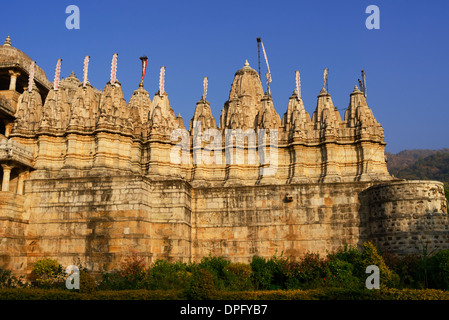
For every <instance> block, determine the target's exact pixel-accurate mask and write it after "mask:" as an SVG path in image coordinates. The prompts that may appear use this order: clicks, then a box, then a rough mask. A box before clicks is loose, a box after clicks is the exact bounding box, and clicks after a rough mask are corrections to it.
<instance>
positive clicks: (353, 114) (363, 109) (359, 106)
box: [344, 86, 383, 136]
mask: <svg viewBox="0 0 449 320" xmlns="http://www.w3.org/2000/svg"><path fill="white" fill-rule="evenodd" d="M344 119H345V122H346V125H347V126H348V127H352V128H355V127H358V128H359V129H360V128H364V131H366V132H369V133H371V134H374V135H379V136H383V129H382V128H381V126H380V124H379V123H378V122H377V120H376V118H375V117H374V115H373V112H372V110H371V109H370V108H369V107H368V104H367V102H366V98H365V95H364V93H363V92H362V91H360V90H359V88H358V87H357V86H355V87H354V91H353V92H352V93H351V95H350V101H349V107H348V109H347V110H346V112H345V118H344ZM368 128H369V129H368Z"/></svg>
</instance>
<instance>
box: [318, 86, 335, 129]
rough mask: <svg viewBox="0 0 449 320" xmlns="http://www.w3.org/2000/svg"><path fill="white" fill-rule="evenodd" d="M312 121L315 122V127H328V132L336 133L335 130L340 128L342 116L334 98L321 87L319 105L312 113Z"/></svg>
mask: <svg viewBox="0 0 449 320" xmlns="http://www.w3.org/2000/svg"><path fill="white" fill-rule="evenodd" d="M312 122H314V125H315V129H326V132H327V133H329V132H331V131H332V132H333V133H336V132H335V131H334V130H336V129H338V127H339V125H340V122H341V116H340V113H339V112H338V110H337V109H336V108H335V106H334V104H333V103H332V98H331V95H330V94H329V93H327V91H326V90H325V89H324V87H323V88H322V89H321V92H320V94H319V95H318V101H317V107H316V109H315V111H314V113H313V115H312Z"/></svg>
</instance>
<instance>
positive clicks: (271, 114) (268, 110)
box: [257, 94, 281, 129]
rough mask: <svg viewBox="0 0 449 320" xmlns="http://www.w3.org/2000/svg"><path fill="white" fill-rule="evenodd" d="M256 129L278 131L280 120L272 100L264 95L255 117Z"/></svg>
mask: <svg viewBox="0 0 449 320" xmlns="http://www.w3.org/2000/svg"><path fill="white" fill-rule="evenodd" d="M257 122H258V123H257V127H258V128H260V129H279V127H280V126H281V118H280V117H279V115H278V113H277V112H276V110H275V108H274V105H273V100H272V99H271V97H270V96H269V95H268V94H266V95H265V96H264V97H263V98H262V103H261V110H260V112H259V115H258V116H257Z"/></svg>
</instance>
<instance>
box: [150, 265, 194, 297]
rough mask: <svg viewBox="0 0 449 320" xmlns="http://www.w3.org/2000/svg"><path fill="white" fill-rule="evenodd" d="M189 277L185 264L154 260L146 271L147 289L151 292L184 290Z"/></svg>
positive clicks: (187, 267)
mask: <svg viewBox="0 0 449 320" xmlns="http://www.w3.org/2000/svg"><path fill="white" fill-rule="evenodd" d="M191 275H192V273H191V272H190V268H189V266H188V265H187V264H186V263H183V262H175V263H171V262H168V261H166V260H162V259H160V260H156V262H154V263H153V265H152V266H151V267H150V268H149V269H148V283H147V288H148V289H151V290H156V289H164V290H172V289H185V288H186V287H187V283H188V282H189V279H190V276H191Z"/></svg>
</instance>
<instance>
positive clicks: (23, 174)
mask: <svg viewBox="0 0 449 320" xmlns="http://www.w3.org/2000/svg"><path fill="white" fill-rule="evenodd" d="M27 174H28V171H23V172H21V173H19V179H18V181H17V194H23V183H24V181H25V177H26V175H27Z"/></svg>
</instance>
